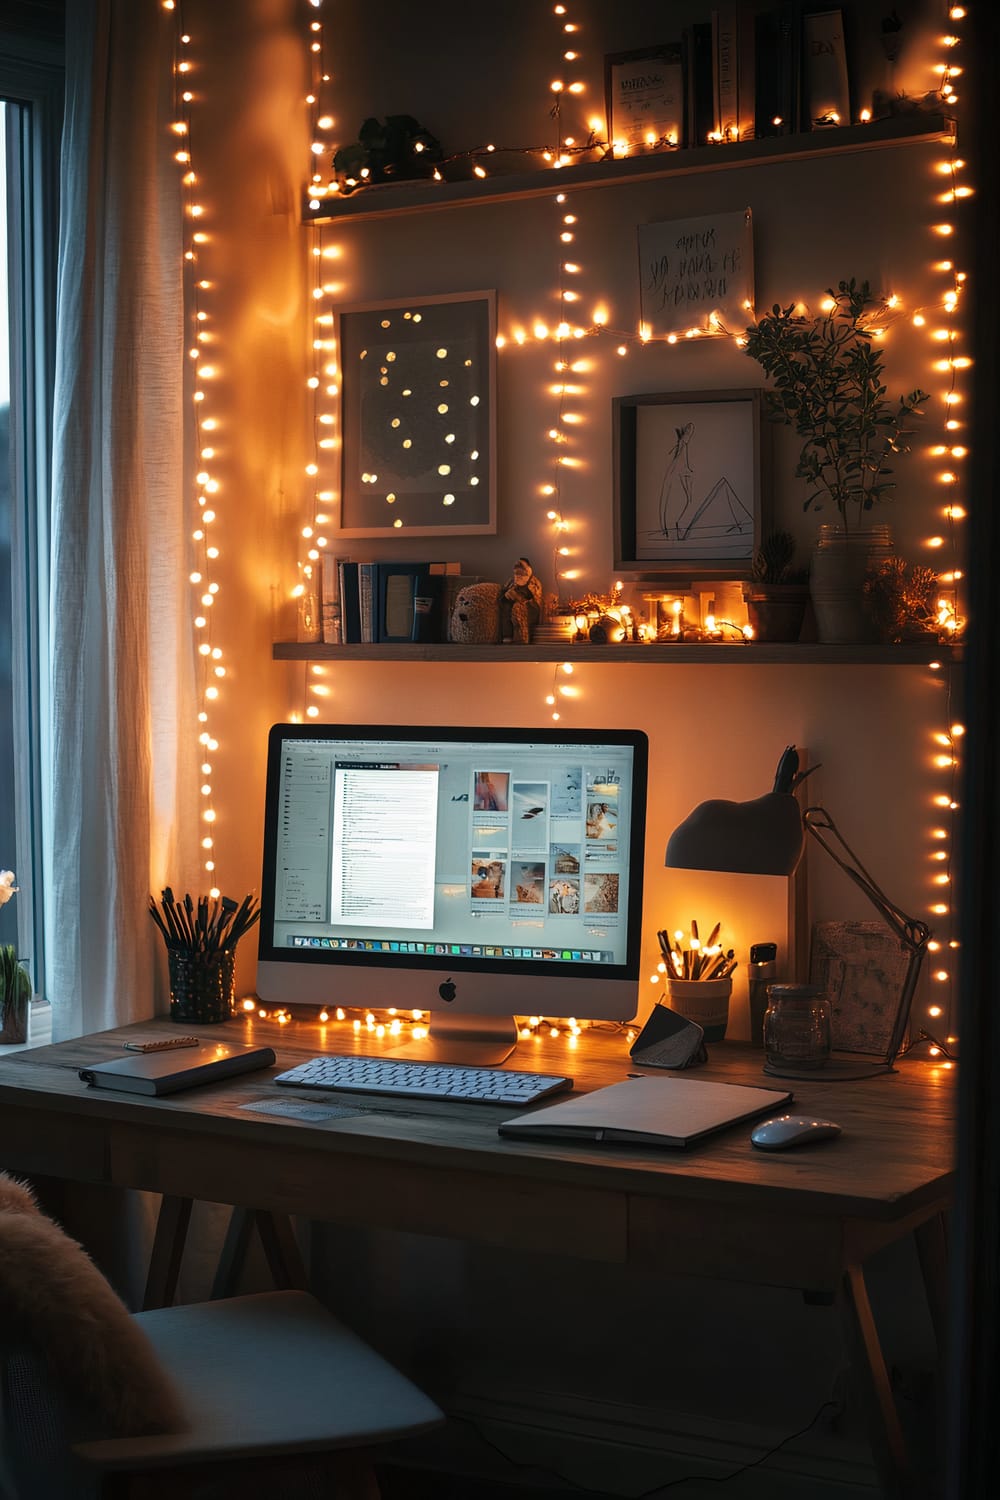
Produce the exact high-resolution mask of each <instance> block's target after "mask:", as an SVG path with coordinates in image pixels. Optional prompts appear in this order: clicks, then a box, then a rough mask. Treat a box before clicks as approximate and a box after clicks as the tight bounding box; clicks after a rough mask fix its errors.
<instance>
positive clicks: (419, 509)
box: [336, 291, 497, 538]
mask: <svg viewBox="0 0 1000 1500" xmlns="http://www.w3.org/2000/svg"><path fill="white" fill-rule="evenodd" d="M336 333H337V347H338V350H339V355H340V371H341V405H340V412H341V440H342V441H341V485H340V518H339V531H340V535H341V537H343V538H348V537H379V536H385V537H389V536H401V537H407V536H410V537H418V536H425V537H433V536H481V535H491V534H492V533H494V532H495V531H496V529H497V525H496V294H495V293H494V292H492V291H487V292H461V293H455V294H454V295H451V296H442V297H410V298H408V299H407V300H405V301H399V302H377V303H365V304H360V305H358V306H356V307H346V308H343V309H341V311H340V312H339V314H338V315H337V319H336Z"/></svg>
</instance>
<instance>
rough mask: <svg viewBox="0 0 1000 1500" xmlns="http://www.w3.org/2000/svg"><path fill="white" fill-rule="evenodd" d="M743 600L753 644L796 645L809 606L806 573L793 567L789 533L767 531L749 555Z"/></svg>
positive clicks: (791, 538) (792, 546)
mask: <svg viewBox="0 0 1000 1500" xmlns="http://www.w3.org/2000/svg"><path fill="white" fill-rule="evenodd" d="M752 572H753V576H752V578H750V580H749V581H748V582H746V583H744V585H743V600H744V603H745V604H746V607H747V615H748V616H749V619H750V624H751V625H752V627H753V638H754V640H755V641H797V640H798V639H799V636H800V635H801V633H802V621H803V619H804V618H805V612H806V605H807V604H808V603H809V570H808V568H797V567H796V566H795V538H794V537H793V536H792V533H791V532H790V531H769V532H768V533H767V535H766V536H765V537H764V540H763V541H762V542H761V544H760V546H759V547H758V549H757V551H756V552H755V553H754V555H753V564H752Z"/></svg>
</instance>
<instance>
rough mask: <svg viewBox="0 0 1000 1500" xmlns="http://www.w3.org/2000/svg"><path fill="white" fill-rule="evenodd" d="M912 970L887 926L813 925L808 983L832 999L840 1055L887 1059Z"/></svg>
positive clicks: (833, 1027) (862, 923) (857, 923)
mask: <svg viewBox="0 0 1000 1500" xmlns="http://www.w3.org/2000/svg"><path fill="white" fill-rule="evenodd" d="M908 964H909V954H908V953H907V951H906V949H905V948H904V947H903V945H902V943H901V942H900V941H899V939H898V938H897V937H896V935H895V933H894V932H892V931H891V930H890V929H889V928H888V927H887V926H886V924H885V923H884V922H878V921H855V922H814V923H813V929H812V942H811V946H810V957H809V983H810V984H813V985H816V986H817V987H818V988H819V989H822V990H823V991H824V992H825V993H826V994H827V995H829V997H830V1008H831V1013H832V1014H831V1038H832V1042H833V1047H834V1050H835V1051H838V1052H858V1053H862V1054H865V1053H870V1054H872V1055H873V1056H876V1057H882V1056H884V1055H885V1052H886V1049H887V1047H888V1045H889V1039H890V1037H891V1035H892V1031H893V1027H894V1025H895V1020H896V1012H897V1009H898V1007H899V995H900V991H901V989H902V986H903V981H904V979H905V978H906V970H907V966H908ZM903 1045H904V1047H905V1045H906V1041H905V1040H904V1043H903Z"/></svg>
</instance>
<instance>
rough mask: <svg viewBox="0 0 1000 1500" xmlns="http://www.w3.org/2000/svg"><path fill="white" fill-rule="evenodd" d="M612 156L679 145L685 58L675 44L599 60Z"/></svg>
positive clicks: (665, 44)
mask: <svg viewBox="0 0 1000 1500" xmlns="http://www.w3.org/2000/svg"><path fill="white" fill-rule="evenodd" d="M604 87H605V99H606V104H607V115H608V140H609V142H610V144H611V152H612V155H613V156H619V157H621V156H631V155H633V154H634V153H635V152H637V151H650V150H663V149H664V148H665V147H667V146H683V145H684V120H685V110H684V57H683V50H682V48H681V45H680V43H679V42H666V43H664V44H663V45H662V46H659V47H645V48H642V49H640V50H639V51H634V52H613V53H611V54H609V55H608V56H607V57H605V59H604Z"/></svg>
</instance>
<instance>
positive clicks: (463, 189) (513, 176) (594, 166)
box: [302, 114, 955, 224]
mask: <svg viewBox="0 0 1000 1500" xmlns="http://www.w3.org/2000/svg"><path fill="white" fill-rule="evenodd" d="M954 132H955V124H954V121H953V120H950V119H948V118H947V116H945V115H938V114H912V115H901V116H898V117H896V118H893V119H888V120H875V121H872V122H870V123H869V124H867V125H838V126H833V127H831V128H829V129H826V130H820V131H816V130H814V131H808V132H805V133H803V134H800V135H780V136H766V137H763V138H762V139H760V140H753V141H737V142H733V143H732V144H729V145H719V146H693V147H689V148H687V149H685V150H677V151H663V152H651V153H649V154H648V155H645V156H629V157H625V158H624V159H622V160H621V161H596V162H577V163H575V164H574V165H572V166H568V167H561V168H559V169H558V170H553V169H552V168H546V169H541V168H536V169H535V170H533V171H530V172H510V173H503V172H496V173H495V174H494V175H493V176H491V177H486V178H478V177H477V178H473V179H471V180H469V181H463V182H430V181H428V180H427V179H417V180H415V181H408V182H390V183H374V184H372V186H371V187H366V188H361V189H359V190H358V191H357V192H355V193H353V194H348V195H347V196H340V195H339V194H334V195H332V196H331V197H329V198H322V199H320V200H319V207H318V208H312V207H310V206H309V205H310V200H309V199H308V198H307V200H306V203H305V205H304V207H303V210H302V218H303V222H305V223H313V224H329V223H332V222H333V221H335V220H341V219H348V218H349V219H354V220H361V219H378V218H386V217H388V216H390V215H393V214H412V213H427V212H430V211H432V210H435V209H442V208H464V207H467V206H471V205H474V204H480V203H508V202H511V201H513V200H516V199H524V198H540V197H543V196H548V195H550V194H552V193H554V192H563V191H565V190H567V189H570V188H575V189H580V188H596V187H616V186H623V185H625V184H627V183H636V182H650V181H652V180H654V179H657V178H666V177H679V176H682V175H684V174H686V173H690V172H713V171H725V170H726V169H727V168H731V167H750V166H766V165H772V164H774V163H777V162H787V161H798V160H808V159H809V158H810V157H816V156H832V155H842V154H844V153H845V152H849V151H868V150H872V149H875V148H878V147H885V146H904V145H919V144H920V143H921V142H928V141H941V140H944V139H947V138H949V137H951V136H953V135H954Z"/></svg>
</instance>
